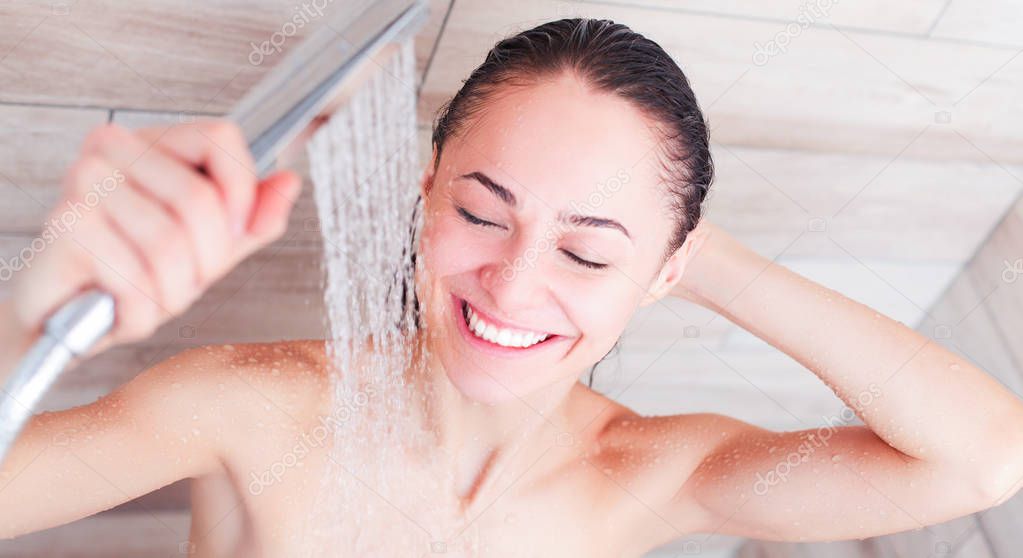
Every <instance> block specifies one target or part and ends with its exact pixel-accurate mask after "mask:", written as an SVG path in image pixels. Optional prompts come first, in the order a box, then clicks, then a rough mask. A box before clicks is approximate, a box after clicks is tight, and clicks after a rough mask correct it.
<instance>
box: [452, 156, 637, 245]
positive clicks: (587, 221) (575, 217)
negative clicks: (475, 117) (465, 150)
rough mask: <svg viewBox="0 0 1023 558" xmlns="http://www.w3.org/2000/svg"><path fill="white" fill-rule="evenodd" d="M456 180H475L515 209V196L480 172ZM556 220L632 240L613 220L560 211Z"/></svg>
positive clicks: (619, 224) (624, 229)
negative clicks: (598, 229)
mask: <svg viewBox="0 0 1023 558" xmlns="http://www.w3.org/2000/svg"><path fill="white" fill-rule="evenodd" d="M458 178H464V179H468V180H475V181H476V182H479V183H480V184H482V185H483V186H484V187H485V188H486V189H487V190H490V192H491V193H492V194H494V195H495V196H497V197H498V198H500V200H501V201H503V202H504V203H505V204H507V205H510V206H511V207H515V206H516V205H518V200H517V199H516V198H515V194H513V193H512V192H511V190H509V189H508V188H505V187H504V186H501V185H500V184H498V183H497V182H495V181H494V179H492V178H490V177H489V176H487V175H485V174H483V173H482V172H479V171H474V172H470V173H466V174H463V175H461V176H459V177H458ZM558 220H559V221H562V222H566V223H571V224H573V225H578V226H584V227H598V228H606V229H615V230H618V231H620V232H621V233H622V234H624V235H625V236H626V238H628V239H629V240H632V235H630V234H629V231H628V229H626V228H625V226H624V225H622V224H621V223H619V222H618V221H615V220H614V219H608V218H605V217H594V216H592V215H579V214H577V213H565V212H564V211H562V212H561V213H558Z"/></svg>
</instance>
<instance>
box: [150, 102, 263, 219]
mask: <svg viewBox="0 0 1023 558" xmlns="http://www.w3.org/2000/svg"><path fill="white" fill-rule="evenodd" d="M135 133H136V134H138V135H139V137H141V138H142V139H143V140H145V141H147V142H152V143H154V144H155V145H156V146H157V147H158V148H160V149H161V150H163V151H165V152H167V153H170V154H172V155H173V156H175V157H177V158H178V159H180V160H182V161H185V162H187V163H189V164H191V165H193V166H196V167H201V168H203V169H205V170H206V172H207V173H208V174H209V175H210V177H211V178H212V179H213V181H214V182H215V183H216V184H217V185H218V186H219V188H220V194H221V196H222V197H223V198H224V200H225V204H226V205H227V208H228V215H230V217H231V219H232V224H233V226H234V227H235V228H236V230H242V229H243V227H244V224H245V221H246V220H247V219H248V216H249V213H250V211H251V208H252V200H253V199H254V197H255V189H256V182H257V179H258V177H257V176H256V163H255V161H254V160H253V159H252V152H251V151H250V150H249V146H248V143H247V141H246V139H245V137H244V136H243V135H242V132H241V130H240V129H239V128H238V126H237V125H235V124H233V123H231V122H229V121H227V120H209V121H200V122H196V123H195V124H182V125H177V126H172V127H170V128H142V129H140V130H136V132H135Z"/></svg>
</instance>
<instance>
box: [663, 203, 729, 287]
mask: <svg viewBox="0 0 1023 558" xmlns="http://www.w3.org/2000/svg"><path fill="white" fill-rule="evenodd" d="M725 235H727V233H726V232H725V231H724V230H723V229H721V228H720V227H718V226H717V225H715V224H714V223H711V222H710V221H708V220H707V219H706V218H703V219H700V222H699V223H697V225H696V228H694V229H693V230H692V231H690V232H689V234H688V235H687V236H686V240H685V242H684V243H682V247H681V248H679V251H680V255H681V257H682V258H683V259H684V261H685V271H683V273H682V278H681V279H679V281H678V283H676V284H675V287H674V288H673V289H672V290H671V294H673V295H675V296H677V297H679V298H681V299H683V300H688V301H690V302H695V303H698V304H702V301H703V297H701V296H699V295H698V294H697V293H698V292H699V291H698V289H697V285H699V284H700V281H699V275H700V273H701V271H700V270H701V267H702V266H701V265H700V263H699V262H701V261H702V259H703V257H704V256H705V255H706V253H707V252H708V250H707V249H706V247H707V244H709V243H710V241H711V240H712V239H714V240H717V239H718V238H720V237H721V236H725Z"/></svg>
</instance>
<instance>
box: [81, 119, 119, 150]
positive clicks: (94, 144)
mask: <svg viewBox="0 0 1023 558" xmlns="http://www.w3.org/2000/svg"><path fill="white" fill-rule="evenodd" d="M125 133H126V132H125V130H124V129H123V128H121V127H120V126H118V125H117V124H114V123H112V122H108V123H106V124H100V125H99V126H96V127H95V128H93V129H92V131H91V132H89V134H88V135H87V136H86V137H85V141H84V142H83V143H82V151H83V152H88V151H91V150H93V149H96V148H98V147H100V146H103V145H108V144H110V143H112V142H116V141H119V140H121V139H123V138H124V134H125Z"/></svg>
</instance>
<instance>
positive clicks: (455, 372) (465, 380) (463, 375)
mask: <svg viewBox="0 0 1023 558" xmlns="http://www.w3.org/2000/svg"><path fill="white" fill-rule="evenodd" d="M445 369H446V370H447V377H448V380H449V381H450V382H451V384H452V385H453V386H455V389H457V390H458V391H459V393H461V394H462V395H463V396H464V397H465V398H466V399H469V400H470V401H475V402H477V403H482V404H485V405H499V404H501V403H507V402H509V401H514V400H517V399H519V398H520V397H521V396H522V394H516V393H515V390H514V387H513V386H508V385H507V384H504V385H502V383H501V382H498V381H497V380H495V379H494V378H491V377H490V376H488V375H487V374H485V373H483V372H481V371H475V370H466V367H465V366H461V367H456V368H454V369H452V368H448V367H445Z"/></svg>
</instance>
